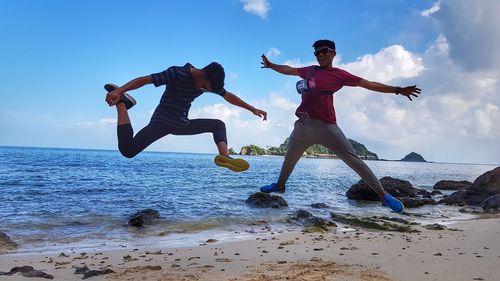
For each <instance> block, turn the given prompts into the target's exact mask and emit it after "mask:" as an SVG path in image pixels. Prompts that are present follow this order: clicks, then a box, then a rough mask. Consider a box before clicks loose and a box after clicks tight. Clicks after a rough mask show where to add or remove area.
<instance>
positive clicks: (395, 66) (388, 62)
mask: <svg viewBox="0 0 500 281" xmlns="http://www.w3.org/2000/svg"><path fill="white" fill-rule="evenodd" d="M340 67H341V68H344V69H346V70H348V71H349V72H352V73H354V74H356V75H358V76H361V77H363V78H365V79H367V80H372V81H378V82H382V83H385V82H388V81H391V80H393V79H396V78H411V77H415V76H417V75H418V74H419V73H421V72H422V71H423V70H424V66H423V64H422V59H421V58H420V57H418V56H416V55H414V54H412V53H410V52H409V51H407V50H405V49H404V48H403V47H402V46H400V45H392V46H389V47H387V48H384V49H382V50H381V51H380V52H378V53H376V54H366V55H364V56H362V57H359V58H358V59H357V60H356V61H355V62H351V63H347V64H344V65H341V66H340Z"/></svg>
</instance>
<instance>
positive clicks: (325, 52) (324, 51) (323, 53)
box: [314, 48, 333, 57]
mask: <svg viewBox="0 0 500 281" xmlns="http://www.w3.org/2000/svg"><path fill="white" fill-rule="evenodd" d="M328 52H333V50H332V49H330V48H323V49H321V50H317V51H314V56H316V57H317V56H319V54H322V55H326V54H327V53H328Z"/></svg>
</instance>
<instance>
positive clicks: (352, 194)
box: [346, 177, 436, 208]
mask: <svg viewBox="0 0 500 281" xmlns="http://www.w3.org/2000/svg"><path fill="white" fill-rule="evenodd" d="M380 183H381V184H382V186H383V187H384V189H385V190H386V191H387V192H388V193H389V194H391V195H392V196H394V197H396V198H398V199H399V200H401V202H403V205H404V206H405V207H409V208H411V207H420V206H423V205H427V204H436V202H435V201H434V200H432V199H431V193H430V192H428V191H427V190H423V189H418V188H414V187H413V186H412V185H411V183H410V182H409V181H405V180H400V179H395V178H391V177H383V178H381V179H380ZM346 196H347V198H349V199H355V200H368V201H379V198H378V196H377V194H376V193H375V191H373V190H372V189H371V188H370V187H369V186H368V184H366V182H364V181H363V180H360V181H359V182H358V183H357V184H355V185H353V186H351V188H350V189H349V190H347V192H346ZM420 197H423V199H422V198H420Z"/></svg>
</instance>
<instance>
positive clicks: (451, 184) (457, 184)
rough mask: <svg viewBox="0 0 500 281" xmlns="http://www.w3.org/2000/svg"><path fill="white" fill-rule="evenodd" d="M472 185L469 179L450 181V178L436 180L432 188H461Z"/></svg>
mask: <svg viewBox="0 0 500 281" xmlns="http://www.w3.org/2000/svg"><path fill="white" fill-rule="evenodd" d="M471 185H472V183H471V182H470V181H450V180H442V181H438V182H437V183H436V184H435V185H434V186H433V187H432V189H439V190H462V189H465V188H468V187H470V186H471Z"/></svg>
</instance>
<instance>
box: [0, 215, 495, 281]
mask: <svg viewBox="0 0 500 281" xmlns="http://www.w3.org/2000/svg"><path fill="white" fill-rule="evenodd" d="M448 227H449V228H450V229H448V230H429V229H425V228H423V227H418V229H419V230H420V231H421V232H419V233H399V232H387V231H373V230H366V229H359V228H356V229H355V230H354V231H352V230H351V231H343V228H341V227H338V228H337V229H335V228H332V230H331V231H330V232H328V233H323V234H320V233H313V234H308V233H302V232H299V231H289V232H282V233H277V232H276V233H273V232H272V230H269V235H268V236H266V238H261V237H256V238H254V239H252V240H244V241H233V242H220V241H216V240H209V239H210V237H207V241H206V242H205V243H202V244H200V245H197V246H193V247H176V248H169V247H158V248H155V247H147V248H133V247H129V248H123V249H120V250H102V251H99V250H97V251H93V252H86V253H83V252H78V251H73V252H68V251H66V252H63V253H58V254H50V255H47V254H43V253H36V254H5V255H0V271H3V272H8V271H9V270H10V269H11V268H13V267H15V266H24V265H29V266H32V267H33V268H35V269H38V270H42V271H44V272H46V273H48V274H51V275H53V276H54V280H81V279H82V277H83V275H81V274H74V273H75V267H81V266H84V265H85V266H87V267H88V268H89V269H91V270H98V269H105V268H107V269H111V270H113V271H114V273H111V274H107V275H100V276H96V277H91V278H89V279H88V280H164V281H167V280H234V281H236V280H248V281H250V280H251V281H261V280H318V281H319V280H348V281H349V280H401V281H412V280H415V281H417V280H419V281H420V280H439V281H441V280H444V281H447V280H450V281H451V280H453V281H455V280H498V276H500V239H499V237H500V218H498V216H494V217H493V218H487V219H476V220H470V221H463V222H458V223H455V224H453V225H450V226H448ZM0 280H48V279H42V278H27V277H23V276H21V275H20V273H16V274H14V275H12V276H0Z"/></svg>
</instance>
